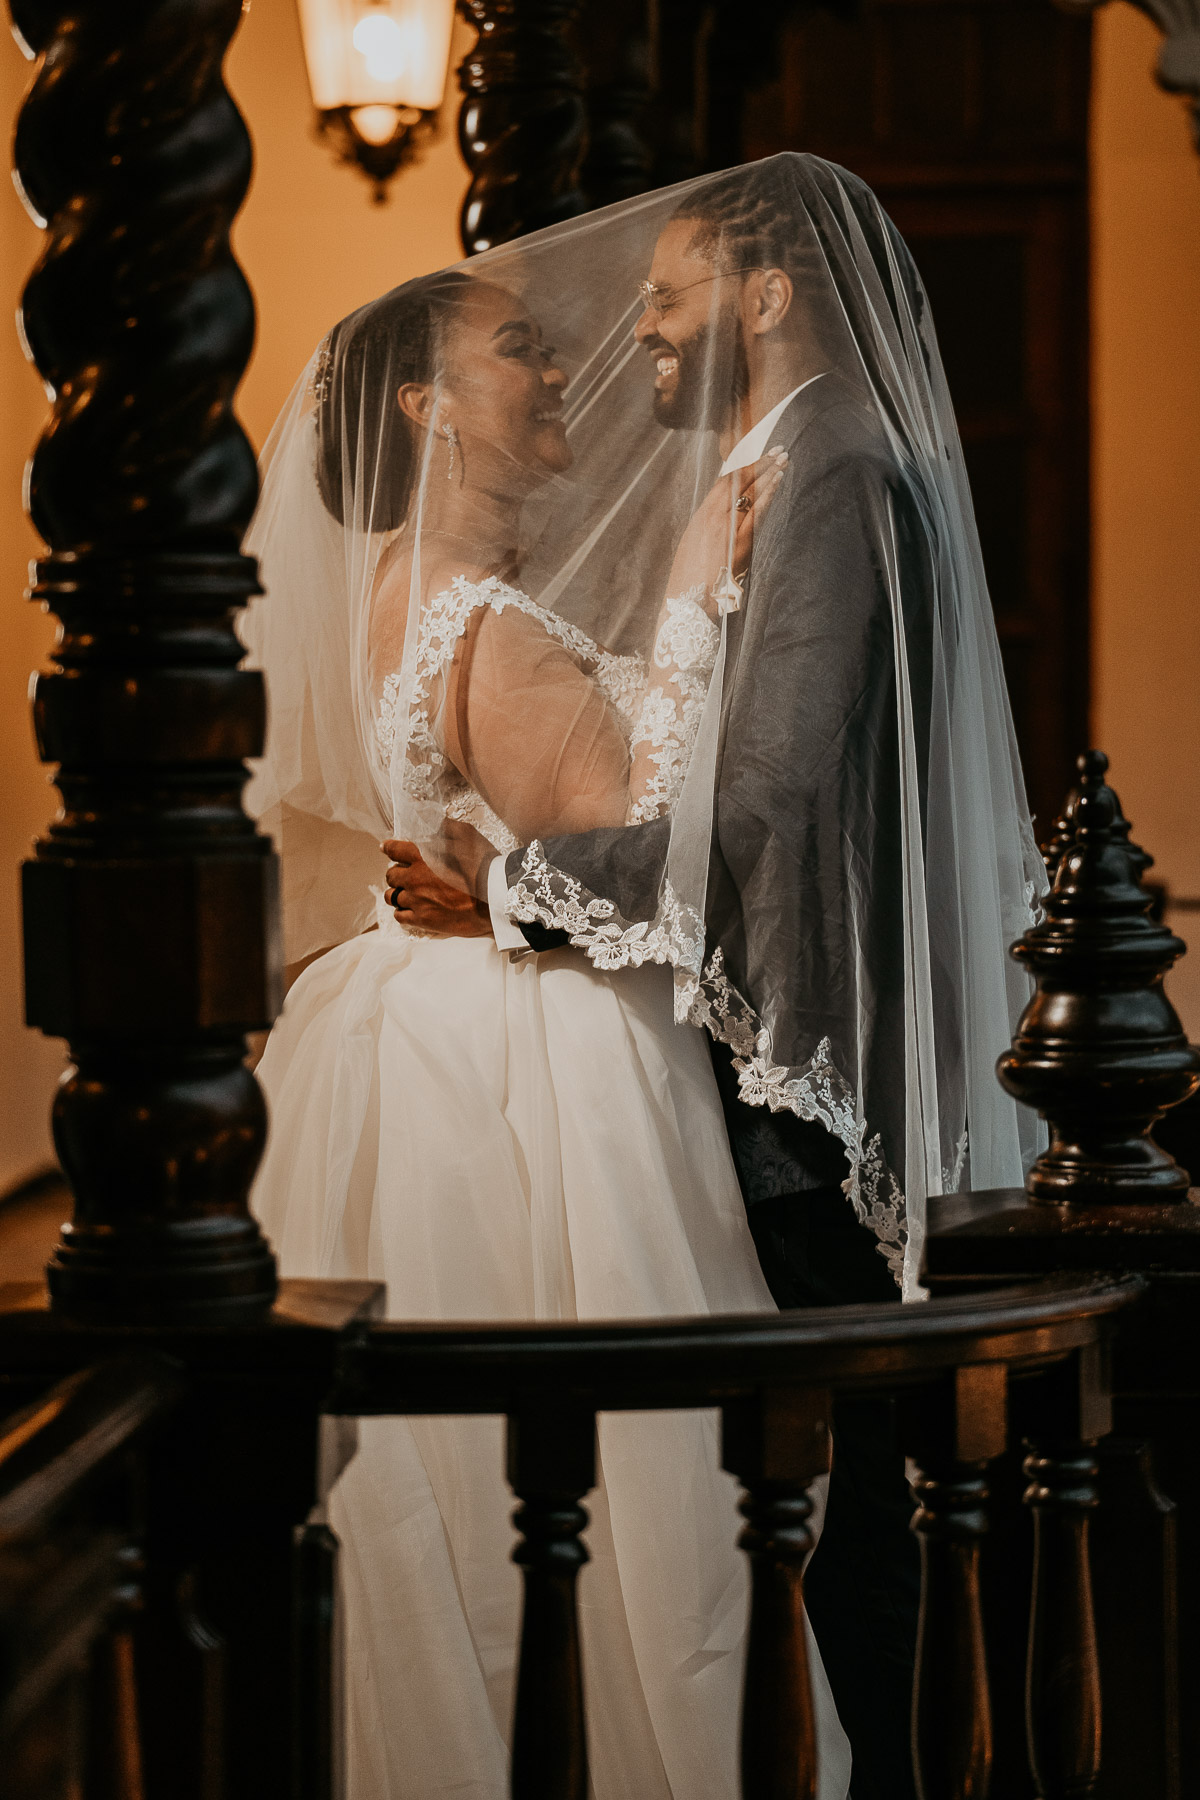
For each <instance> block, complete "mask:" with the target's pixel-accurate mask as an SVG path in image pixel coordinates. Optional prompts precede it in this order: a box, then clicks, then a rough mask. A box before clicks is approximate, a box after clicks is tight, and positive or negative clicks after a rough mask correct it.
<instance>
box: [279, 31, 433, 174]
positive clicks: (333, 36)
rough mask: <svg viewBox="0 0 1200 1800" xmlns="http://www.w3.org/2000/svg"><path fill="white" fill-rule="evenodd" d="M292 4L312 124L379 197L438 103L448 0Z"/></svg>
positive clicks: (413, 150) (426, 127)
mask: <svg viewBox="0 0 1200 1800" xmlns="http://www.w3.org/2000/svg"><path fill="white" fill-rule="evenodd" d="M298 3H299V8H300V32H301V36H302V37H303V39H304V56H305V60H306V62H307V64H308V84H309V87H310V88H311V89H312V97H313V105H314V106H315V107H316V109H317V128H318V130H319V132H320V134H321V136H322V137H325V138H327V139H328V140H329V142H330V143H331V144H332V145H333V147H334V149H335V150H336V152H337V154H338V156H339V158H340V159H341V160H342V161H343V162H350V163H355V164H356V165H357V166H358V167H359V168H360V169H361V170H362V172H363V174H364V175H365V176H366V177H367V179H368V181H370V182H371V184H372V187H373V189H374V198H375V199H376V201H383V200H385V199H386V198H387V184H388V182H389V181H390V180H391V178H392V176H393V175H394V174H395V173H396V171H397V169H399V168H400V167H401V166H402V165H403V164H404V163H406V162H410V161H411V160H412V159H413V157H414V156H415V155H416V153H417V150H418V147H419V145H420V142H421V139H422V138H423V137H425V136H427V135H428V133H429V131H430V129H431V127H432V125H433V122H434V120H435V118H436V117H437V112H438V108H439V107H440V106H441V104H442V95H443V93H444V91H445V87H446V74H447V68H448V64H449V61H450V33H451V31H452V29H453V25H454V0H298Z"/></svg>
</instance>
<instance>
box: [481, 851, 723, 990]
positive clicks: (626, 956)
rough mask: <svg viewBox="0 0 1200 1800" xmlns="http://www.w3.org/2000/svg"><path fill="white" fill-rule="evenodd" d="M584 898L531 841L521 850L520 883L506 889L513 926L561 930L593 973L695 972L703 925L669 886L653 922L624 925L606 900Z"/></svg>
mask: <svg viewBox="0 0 1200 1800" xmlns="http://www.w3.org/2000/svg"><path fill="white" fill-rule="evenodd" d="M584 896H585V889H584V886H583V883H582V882H580V881H576V880H575V879H574V878H573V877H572V876H570V875H564V874H563V872H562V870H561V869H556V868H554V867H553V865H552V864H551V863H549V862H547V860H546V855H545V852H544V851H543V849H542V846H541V845H540V844H539V843H538V841H537V839H536V838H535V839H534V840H533V842H532V843H531V844H530V845H529V847H528V848H527V849H526V851H525V856H524V860H523V861H522V864H521V876H520V879H519V880H518V881H517V882H516V883H515V884H514V885H513V886H512V887H510V888H509V890H508V896H507V905H508V911H509V916H510V917H511V918H513V919H515V920H516V921H517V922H518V924H526V925H528V924H535V923H536V924H539V925H545V926H546V927H547V928H548V929H549V930H551V931H565V932H566V933H567V935H568V937H569V938H570V940H571V942H572V944H573V945H575V947H576V948H577V949H580V950H584V951H586V952H587V955H588V957H589V958H590V959H591V961H592V962H593V963H594V964H595V965H596V967H597V968H598V969H623V968H626V967H632V968H635V969H636V968H640V967H641V965H642V964H643V963H671V964H673V965H675V966H677V967H678V966H683V967H685V968H694V969H695V970H696V972H697V973H698V972H699V969H700V963H701V958H702V956H703V954H704V924H703V921H702V920H701V919H700V917H699V915H698V914H697V912H696V910H695V908H694V907H691V906H688V905H687V904H686V902H684V901H682V900H680V899H679V897H678V895H677V894H676V893H675V891H674V889H673V888H672V887H671V884H670V883H669V882H667V883H666V884H665V891H664V895H663V904H662V906H661V907H660V909H659V917H658V919H657V920H656V921H655V922H654V923H653V924H650V923H649V922H647V921H641V922H639V923H637V924H634V925H626V924H624V923H623V922H622V920H621V918H620V915H619V914H618V912H617V909H616V907H615V906H614V905H613V903H612V901H611V900H601V899H597V898H596V897H595V896H594V895H593V896H590V897H588V898H585V897H584Z"/></svg>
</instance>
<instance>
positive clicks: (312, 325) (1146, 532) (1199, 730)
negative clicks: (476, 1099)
mask: <svg viewBox="0 0 1200 1800" xmlns="http://www.w3.org/2000/svg"><path fill="white" fill-rule="evenodd" d="M466 41H467V42H469V34H466ZM1157 42H1158V34H1157V32H1156V31H1155V30H1154V28H1153V27H1152V26H1151V25H1150V24H1149V23H1148V22H1147V21H1146V20H1145V19H1143V18H1142V17H1141V16H1140V15H1139V14H1137V13H1135V12H1134V11H1133V10H1132V9H1131V8H1130V7H1128V6H1127V5H1124V4H1115V5H1113V6H1111V7H1108V8H1105V9H1103V11H1102V12H1101V14H1100V17H1099V19H1098V22H1097V56H1096V87H1095V127H1094V133H1095V135H1094V168H1095V185H1094V200H1095V213H1094V223H1095V264H1094V270H1095V295H1094V317H1095V338H1094V343H1095V354H1094V394H1093V398H1094V406H1095V499H1096V534H1095V626H1094V633H1093V656H1094V679H1095V693H1096V704H1095V724H1094V729H1093V739H1094V741H1095V742H1096V743H1099V744H1101V745H1102V746H1103V747H1104V748H1105V749H1107V750H1108V751H1109V753H1110V754H1111V756H1112V758H1113V765H1114V766H1113V776H1114V780H1115V781H1116V783H1117V785H1118V786H1119V788H1120V791H1121V794H1122V797H1123V799H1124V801H1125V803H1126V808H1127V810H1128V812H1129V814H1130V816H1131V818H1132V819H1133V820H1134V824H1135V827H1136V830H1137V834H1138V836H1139V837H1140V838H1141V840H1142V841H1143V842H1144V843H1146V844H1147V845H1148V846H1149V847H1150V848H1151V849H1152V850H1153V851H1154V852H1155V854H1156V856H1157V857H1158V861H1159V867H1160V870H1161V872H1162V873H1163V874H1164V875H1165V876H1166V877H1167V879H1168V880H1169V882H1170V884H1171V886H1172V887H1173V888H1174V889H1176V890H1177V891H1178V892H1179V893H1183V894H1192V895H1196V894H1200V832H1198V831H1197V827H1196V823H1195V819H1196V814H1197V807H1196V802H1195V784H1196V778H1197V777H1196V771H1197V768H1198V767H1200V638H1198V635H1197V634H1198V632H1200V604H1198V603H1200V591H1198V588H1200V575H1198V573H1197V563H1198V552H1200V525H1198V524H1197V515H1198V513H1200V508H1198V507H1197V482H1198V478H1200V305H1198V301H1200V161H1197V159H1196V158H1195V156H1194V153H1193V152H1192V151H1191V149H1190V146H1189V143H1188V135H1187V125H1186V117H1185V113H1184V110H1183V107H1182V105H1181V104H1180V102H1179V101H1177V100H1173V99H1170V98H1168V97H1167V96H1165V95H1163V94H1162V93H1160V92H1159V91H1158V89H1157V88H1155V87H1154V86H1153V84H1152V82H1151V81H1150V78H1149V70H1150V67H1151V64H1152V62H1153V59H1154V56H1155V54H1156V49H1157ZM462 47H463V36H462V35H460V38H459V45H458V51H457V52H456V60H457V54H459V53H461V49H462ZM27 78H28V65H27V64H26V63H25V62H24V61H23V60H22V58H21V56H20V55H19V53H18V52H17V50H16V49H15V47H14V46H13V45H12V44H11V42H10V41H9V40H8V39H7V37H5V36H0V115H2V116H3V117H5V118H7V119H11V118H12V116H13V115H14V113H15V111H16V108H17V105H18V104H19V100H20V95H21V93H22V91H23V88H24V85H25V83H26V80H27ZM229 79H230V85H231V86H232V88H233V90H234V92H235V94H236V96H237V98H238V101H239V103H240V104H241V106H242V109H243V111H244V112H245V113H246V115H247V117H248V119H249V121H250V124H251V128H252V131H253V133H254V137H255V147H256V158H257V166H256V173H255V178H254V185H253V188H252V190H251V194H250V198H249V200H248V203H247V205H246V208H245V211H244V212H243V214H242V217H241V220H240V222H239V225H238V229H237V243H238V251H239V254H240V256H241V259H242V262H243V264H244V265H245V267H246V269H247V271H248V273H249V275H250V278H251V280H252V282H253V284H254V288H255V292H256V295H257V299H258V307H259V340H258V347H257V349H256V351H255V356H254V360H253V362H252V364H251V367H250V371H249V374H248V376H247V379H246V383H245V387H244V389H243V396H242V417H243V419H244V420H245V422H246V425H247V428H248V429H249V431H250V434H251V436H252V437H253V438H254V440H255V441H256V442H258V443H261V441H262V439H263V437H264V436H265V434H266V432H267V430H268V429H269V427H270V424H271V421H272V419H273V418H274V416H275V414H276V412H277V411H278V410H279V407H280V406H281V405H282V403H283V400H284V398H285V397H286V395H287V392H288V390H289V388H290V386H291V384H292V382H293V381H294V380H295V379H296V376H297V375H298V374H299V371H300V369H301V368H302V367H303V364H304V362H305V360H306V359H307V357H308V355H309V353H310V352H311V350H312V349H313V347H314V345H315V344H316V343H317V342H318V340H319V339H320V337H321V336H322V334H323V333H324V332H325V330H326V329H327V328H328V327H329V325H330V324H332V323H333V321H334V320H335V319H338V318H340V317H341V316H342V315H343V314H344V313H346V312H348V311H350V310H351V308H353V307H354V306H356V305H358V304H359V303H360V302H362V301H363V300H366V299H368V298H370V297H371V296H372V295H374V294H377V293H380V292H382V291H383V290H384V289H385V288H387V287H389V286H392V285H394V284H395V283H397V282H400V281H403V280H405V279H407V278H408V277H409V276H411V275H415V274H419V273H421V272H422V271H424V270H427V269H431V268H437V267H439V266H440V265H442V264H443V263H446V262H450V261H452V260H453V259H454V258H455V257H456V256H457V255H458V254H459V251H458V240H457V229H456V226H457V212H458V205H459V200H460V198H461V195H462V191H463V188H464V185H465V175H464V171H463V169H462V165H461V163H460V161H459V159H458V155H457V151H456V148H455V145H454V141H453V131H452V124H453V112H454V105H455V94H454V90H453V85H452V86H451V90H450V94H449V105H448V107H447V114H446V127H447V128H446V129H444V131H443V134H442V136H441V138H440V140H439V141H438V142H437V143H436V144H435V145H434V146H433V147H432V148H431V149H430V150H429V151H427V153H426V156H425V159H424V161H423V162H422V163H421V164H420V165H419V166H418V167H417V168H415V169H410V170H408V171H406V172H405V173H404V174H403V175H402V176H400V177H399V179H398V180H397V182H396V184H395V186H394V188H393V198H392V201H391V203H390V204H389V205H388V206H386V207H384V208H382V209H380V208H377V207H376V206H374V205H373V204H372V202H371V199H370V193H369V189H368V187H367V184H366V182H365V181H364V180H363V179H362V177H361V176H359V175H358V174H357V173H356V171H353V170H350V169H346V168H342V167H339V166H337V165H336V164H335V163H334V161H333V159H332V156H331V153H330V152H329V150H328V149H327V148H326V147H325V146H323V145H321V144H318V143H316V142H315V141H314V140H313V135H312V128H311V117H310V111H309V101H308V93H307V86H306V81H305V74H304V67H303V61H302V56H301V49H300V39H299V31H298V28H297V24H296V12H295V0H254V3H253V6H252V8H251V10H250V12H249V15H248V17H247V18H246V21H245V23H244V25H243V27H242V30H241V32H240V34H239V36H238V39H237V41H236V43H235V45H234V47H233V50H232V52H231V55H230V58H229ZM36 254H37V233H36V231H35V230H34V228H33V226H32V225H31V224H30V223H29V221H28V219H27V218H26V217H25V214H24V212H23V211H22V209H21V207H20V205H19V203H18V202H17V200H16V198H15V196H14V195H13V194H12V192H11V189H10V188H9V187H8V184H7V183H0V283H2V290H3V291H2V292H0V315H2V316H5V317H11V313H12V310H13V309H14V308H15V307H16V304H17V299H18V295H19V292H20V288H21V284H22V282H23V281H24V278H25V275H26V273H27V271H28V269H29V267H30V266H31V264H32V262H33V259H34V257H35V255H36ZM0 408H2V410H0V582H2V590H0V591H2V592H3V595H4V599H3V602H2V604H3V607H4V628H3V630H2V631H0V1192H2V1191H3V1190H4V1188H6V1187H8V1186H10V1185H12V1184H13V1183H14V1182H16V1181H17V1180H19V1179H21V1178H22V1177H23V1176H24V1175H26V1174H28V1173H30V1172H31V1171H32V1170H33V1169H35V1168H36V1167H37V1166H38V1165H39V1164H40V1163H42V1162H44V1160H45V1159H46V1157H47V1156H48V1154H49V1138H48V1133H47V1129H46V1123H45V1121H46V1115H47V1111H48V1107H49V1099H50V1091H51V1088H52V1086H53V1082H54V1078H55V1074H56V1072H57V1069H58V1067H59V1066H60V1060H61V1059H60V1050H59V1047H58V1046H57V1045H55V1044H51V1043H47V1042H46V1041H45V1040H43V1039H42V1038H40V1037H38V1036H36V1035H35V1034H33V1033H30V1032H27V1031H25V1030H24V1028H23V1026H22V1025H21V1022H20V1020H21V1014H20V962H19V950H18V938H17V903H16V865H17V863H18V862H19V860H20V858H21V856H22V855H23V854H25V852H26V850H27V848H28V845H29V842H30V839H31V838H32V837H33V835H34V833H35V832H36V831H37V830H38V829H39V828H40V826H41V825H42V824H43V823H44V821H45V820H46V818H47V817H48V816H49V815H50V812H51V809H52V805H53V795H52V792H51V790H50V789H49V788H48V787H47V785H46V781H45V776H44V773H43V771H42V770H41V769H40V768H39V767H38V764H37V762H36V759H35V757H34V754H33V749H32V740H31V736H30V730H29V723H28V709H27V705H26V698H25V694H26V685H27V681H28V675H29V671H30V669H31V668H32V667H33V666H34V665H35V664H36V663H37V662H38V661H39V660H40V658H41V657H42V655H43V654H44V651H45V647H46V645H47V643H48V641H49V639H48V625H47V621H46V620H45V619H43V618H42V617H41V616H40V615H39V614H38V613H37V612H36V610H35V609H34V608H33V607H31V606H30V605H29V604H28V602H24V601H22V600H21V598H20V592H21V588H22V586H23V584H24V579H25V573H24V571H25V563H26V561H27V559H28V557H29V555H30V554H31V553H32V551H33V548H34V546H33V543H32V535H31V533H30V531H29V528H28V526H27V525H26V524H25V522H24V520H23V518H22V515H21V511H20V502H19V492H20V474H21V466H22V463H23V461H24V458H25V455H26V453H27V451H28V449H29V447H30V445H31V444H32V443H33V441H34V439H35V437H36V435H37V430H38V427H39V421H40V419H41V417H42V414H43V410H44V402H43V399H42V394H41V389H40V386H39V384H38V382H37V379H36V377H35V376H34V375H33V373H32V372H31V371H30V370H29V369H28V368H27V367H26V365H25V363H24V361H23V360H22V358H21V355H20V351H19V350H18V347H17V343H16V339H15V335H14V334H13V333H12V332H10V331H8V330H6V329H3V328H0ZM1176 923H1177V928H1181V929H1182V932H1183V935H1184V936H1185V937H1186V936H1187V935H1188V928H1189V926H1190V927H1191V928H1192V929H1193V930H1194V934H1195V936H1196V939H1197V951H1196V954H1195V956H1194V958H1193V959H1191V960H1192V961H1193V962H1194V964H1195V967H1194V968H1193V969H1191V970H1189V969H1188V965H1187V963H1186V962H1185V964H1184V965H1183V967H1182V969H1181V971H1180V973H1179V975H1178V976H1177V977H1176V978H1175V990H1174V991H1175V993H1176V997H1177V1000H1178V1001H1179V1003H1180V1004H1181V1005H1182V1006H1183V1008H1184V1011H1185V1016H1186V1018H1187V1022H1188V1024H1189V1026H1190V1028H1191V1031H1192V1033H1193V1035H1194V1036H1200V916H1197V915H1190V916H1187V917H1184V916H1180V917H1179V918H1178V919H1177V921H1176Z"/></svg>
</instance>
